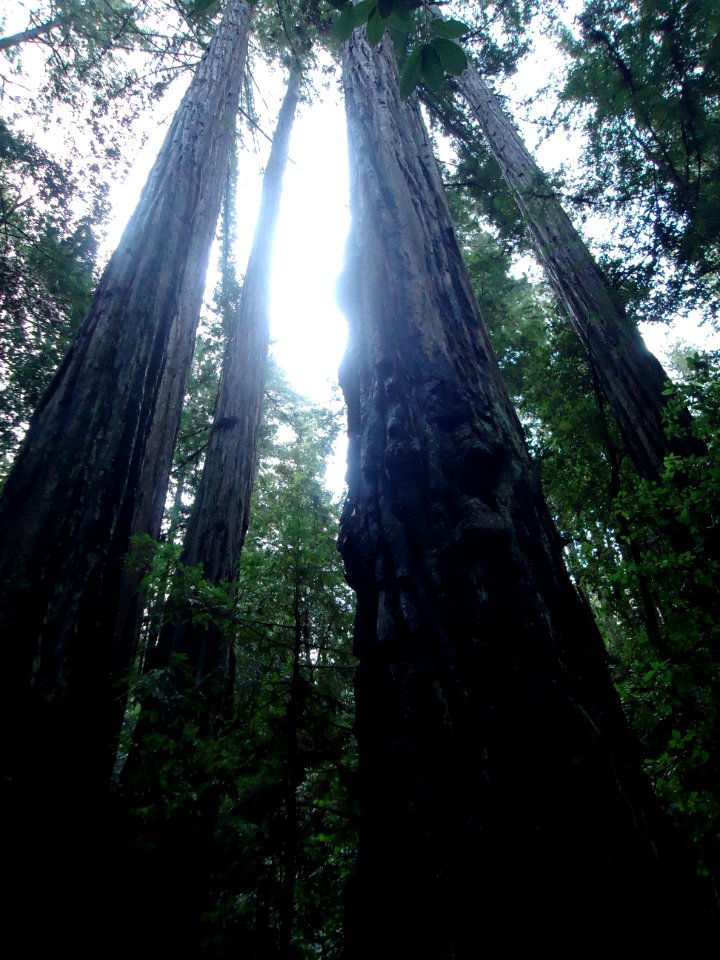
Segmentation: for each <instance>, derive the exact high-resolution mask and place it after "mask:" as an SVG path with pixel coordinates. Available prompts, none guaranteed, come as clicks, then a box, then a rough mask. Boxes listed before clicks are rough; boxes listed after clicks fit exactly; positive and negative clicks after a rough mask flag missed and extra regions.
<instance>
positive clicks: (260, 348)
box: [153, 70, 301, 725]
mask: <svg viewBox="0 0 720 960" xmlns="http://www.w3.org/2000/svg"><path fill="white" fill-rule="evenodd" d="M300 86H301V73H300V72H299V71H298V70H294V71H293V72H292V73H291V75H290V78H289V81H288V88H287V91H286V94H285V98H284V100H283V104H282V107H281V110H280V115H279V117H278V123H277V128H276V130H275V135H274V137H273V143H272V148H271V150H270V156H269V159H268V163H267V166H266V168H265V176H264V179H263V193H262V201H261V206H260V214H259V217H258V223H257V227H256V230H255V238H254V241H253V247H252V251H251V253H250V259H249V261H248V266H247V270H246V272H245V280H244V283H243V287H242V294H241V298H240V307H239V310H238V315H237V317H236V321H235V323H234V326H233V328H232V330H231V333H230V340H229V342H228V346H227V350H226V352H225V357H224V361H223V370H222V375H221V378H220V387H219V390H218V400H217V405H216V408H215V417H214V422H213V427H212V432H211V434H210V440H209V442H208V448H207V452H206V455H205V464H204V467H203V473H202V477H201V480H200V485H199V487H198V491H197V495H196V498H195V502H194V504H193V508H192V512H191V514H190V520H189V523H188V529H187V533H186V535H185V540H184V543H183V552H182V555H181V558H180V559H181V562H182V563H183V564H184V565H185V566H189V567H192V566H196V565H197V564H201V565H202V570H203V575H204V576H205V577H206V578H207V579H208V580H210V581H211V582H212V583H216V584H220V583H223V582H225V583H234V582H235V581H236V580H237V577H238V564H239V561H240V552H241V550H242V545H243V541H244V539H245V533H246V531H247V527H248V521H249V517H250V497H251V494H252V489H253V483H254V480H255V473H256V470H257V444H258V432H259V429H260V419H261V413H262V399H263V392H264V387H265V375H266V371H267V351H268V343H269V338H270V321H269V313H268V310H269V282H270V266H271V257H272V250H273V243H274V239H275V228H276V225H277V219H278V214H279V211H280V198H281V195H282V181H283V176H284V173H285V167H286V164H287V158H288V151H289V147H290V134H291V133H292V127H293V121H294V118H295V112H296V109H297V104H298V99H299V96H300ZM191 612H192V611H191V610H190V609H189V608H188V607H187V605H186V604H183V602H182V600H180V610H179V617H178V620H177V622H176V623H172V624H168V625H167V627H166V628H164V629H163V632H162V634H161V640H160V647H159V650H158V651H157V653H156V655H155V657H154V658H153V659H154V662H155V664H160V663H167V662H168V661H169V658H170V656H171V655H172V654H173V653H183V654H185V655H186V656H187V658H188V662H189V664H190V666H191V668H192V672H193V674H194V677H195V682H196V683H197V684H198V686H201V687H202V688H203V689H204V690H205V693H206V703H207V706H208V721H209V723H210V725H212V721H213V719H214V716H216V715H217V714H218V713H221V712H222V709H223V702H222V701H223V696H222V690H223V688H224V687H225V686H226V685H227V681H228V680H229V679H230V674H231V670H230V664H231V650H230V647H229V645H228V643H227V640H226V639H225V640H224V639H223V633H222V630H221V629H220V628H218V627H215V626H206V625H202V626H198V625H194V624H193V623H192V621H191V619H190V614H191ZM213 688H214V692H213Z"/></svg>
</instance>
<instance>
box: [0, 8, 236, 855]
mask: <svg viewBox="0 0 720 960" xmlns="http://www.w3.org/2000/svg"><path fill="white" fill-rule="evenodd" d="M250 16H251V11H250V7H249V6H248V4H247V3H246V2H245V0H229V2H228V5H227V9H226V13H225V16H224V19H223V21H222V23H221V24H220V26H219V27H218V29H217V31H216V33H215V35H214V37H213V40H212V42H211V44H210V47H209V49H208V51H207V53H206V54H205V56H204V57H203V59H202V61H201V63H200V64H199V66H198V68H197V70H196V73H195V75H194V78H193V80H192V82H191V84H190V87H189V88H188V91H187V93H186V95H185V97H184V99H183V101H182V104H181V105H180V107H179V109H178V112H177V114H176V116H175V118H174V120H173V123H172V125H171V127H170V129H169V131H168V134H167V137H166V139H165V143H164V145H163V147H162V149H161V151H160V154H159V155H158V158H157V161H156V163H155V166H154V168H153V170H152V172H151V174H150V177H149V180H148V183H147V184H146V186H145V189H144V191H143V194H142V197H141V199H140V203H139V205H138V208H137V210H136V211H135V213H134V215H133V218H132V219H131V221H130V223H129V225H128V227H127V229H126V231H125V233H124V235H123V238H122V240H121V241H120V245H119V246H118V249H117V250H116V252H115V254H114V255H113V257H112V259H111V261H110V263H109V264H108V266H107V268H106V270H105V273H104V274H103V277H102V279H101V281H100V283H99V286H98V289H97V291H96V294H95V297H94V300H93V303H92V306H91V308H90V312H89V314H88V317H87V319H86V321H85V323H84V325H83V326H82V328H81V330H80V332H79V334H78V337H77V339H76V341H75V343H74V344H73V346H72V348H71V350H70V352H69V354H68V355H67V357H66V358H65V361H64V362H63V364H62V366H61V367H60V369H59V371H58V373H57V375H56V376H55V379H54V380H53V382H52V384H51V386H50V388H49V390H48V392H47V394H46V395H45V397H44V399H43V401H42V403H41V404H40V406H39V408H38V410H37V412H36V413H35V416H34V418H33V421H32V424H31V426H30V429H29V431H28V435H27V438H26V440H25V443H24V445H23V447H22V449H21V451H20V453H19V455H18V458H17V462H16V464H15V467H14V469H13V471H12V473H11V475H10V476H9V478H8V480H7V484H6V486H5V489H4V490H3V495H2V500H1V501H0V528H2V530H3V533H4V541H3V546H2V552H1V553H0V581H1V585H0V603H1V608H0V627H1V629H2V634H3V636H4V637H6V638H7V641H8V642H7V651H6V656H5V664H4V668H5V669H4V675H5V685H4V689H3V701H4V704H5V706H6V707H8V706H9V708H10V710H9V716H10V720H11V722H12V729H13V736H12V744H11V748H12V749H11V750H10V751H9V757H10V759H9V761H8V765H7V766H6V769H5V771H4V774H5V776H7V777H8V780H6V781H5V782H6V784H10V786H11V791H12V792H13V793H14V797H15V799H16V800H17V801H18V804H19V805H21V806H22V807H24V808H25V810H26V813H27V816H28V818H29V819H33V817H35V816H37V819H38V820H39V821H41V822H42V821H43V816H42V815H41V814H40V811H39V806H40V805H45V806H47V805H49V807H50V809H52V811H53V816H52V818H51V820H52V823H53V825H54V828H57V824H58V820H60V819H62V817H63V816H65V815H67V816H68V817H69V818H70V819H71V821H73V818H75V820H77V819H78V818H80V811H81V810H84V809H86V808H87V806H88V805H89V804H90V805H92V804H93V803H95V802H96V800H97V799H98V797H101V796H102V792H103V788H104V786H106V785H107V778H108V776H109V771H110V769H111V768H110V762H111V758H112V753H113V747H114V743H115V739H116V737H117V735H118V732H119V727H118V722H119V718H120V713H121V711H119V710H118V708H117V701H118V698H119V699H120V701H122V695H121V693H120V692H119V690H118V689H117V688H116V687H115V684H116V683H117V681H119V680H121V679H122V678H123V677H124V675H125V673H126V671H127V668H128V666H129V665H130V663H131V659H132V656H133V653H134V642H135V637H134V636H118V635H116V636H115V640H114V641H113V628H114V624H115V621H116V619H117V617H118V614H119V613H121V612H122V610H121V606H122V601H123V597H122V595H121V580H122V576H123V564H124V561H125V557H126V555H127V554H128V551H129V547H130V543H129V538H130V535H131V533H132V532H138V527H139V526H140V527H142V526H143V524H144V523H147V524H148V525H149V526H152V522H153V521H152V520H151V518H152V517H157V516H158V515H159V513H158V511H159V510H160V508H161V506H162V501H163V499H164V497H165V491H166V486H167V476H168V471H169V467H170V455H171V451H172V443H173V442H174V438H175V433H176V430H177V423H178V418H179V415H180V406H181V401H182V394H183V391H184V385H185V378H186V375H187V370H188V366H189V362H190V358H191V355H192V349H193V343H194V337H195V328H196V325H197V320H198V315H199V310H200V304H201V299H202V293H203V289H204V285H205V272H206V268H207V263H208V256H209V251H210V245H211V242H212V238H213V232H214V228H215V223H216V220H217V216H218V210H219V205H220V197H221V192H222V185H223V178H224V176H225V171H226V167H227V158H228V154H229V150H230V144H231V142H232V139H233V136H234V125H235V115H236V112H237V107H238V99H239V93H240V89H241V86H242V81H243V74H244V64H245V58H246V50H247V32H248V27H249V22H250ZM150 478H152V484H150V483H149V481H150ZM138 518H144V519H143V522H142V523H140V525H139V524H138ZM151 532H152V531H151ZM4 729H5V730H6V731H7V730H8V729H9V727H8V721H7V720H6V723H5V726H4ZM73 822H74V821H73ZM77 825H78V829H82V828H83V825H82V822H78V824H77ZM47 830H48V831H50V830H51V827H50V826H48V827H47ZM71 842H72V841H71V840H70V839H68V840H67V843H68V845H70V844H71Z"/></svg>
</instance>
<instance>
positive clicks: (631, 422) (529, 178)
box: [457, 66, 702, 480]
mask: <svg viewBox="0 0 720 960" xmlns="http://www.w3.org/2000/svg"><path fill="white" fill-rule="evenodd" d="M457 85H458V87H459V89H460V92H461V93H462V95H463V96H464V98H465V99H466V100H467V102H468V103H469V105H470V107H471V109H472V112H473V114H474V116H475V118H476V119H477V121H478V123H479V124H480V127H481V129H482V131H483V133H484V135H485V138H486V140H487V143H488V146H489V147H490V151H491V153H492V155H493V157H494V158H495V160H496V161H497V163H498V165H499V166H500V170H501V171H502V174H503V176H504V178H505V180H506V182H507V184H508V186H509V188H510V191H511V193H512V195H513V197H514V199H515V202H516V203H517V205H518V208H519V209H520V212H521V213H522V216H523V218H524V219H525V222H526V225H527V228H528V231H529V233H530V237H531V240H532V244H533V247H534V249H535V252H536V254H537V256H538V259H539V261H540V263H541V264H542V266H543V267H544V269H545V273H546V275H547V278H548V282H549V283H550V286H551V288H552V290H553V292H554V293H555V295H556V296H557V297H558V299H559V300H560V301H561V303H563V304H564V305H565V308H566V310H567V312H568V314H569V316H570V320H571V321H572V324H573V327H574V329H575V332H576V333H577V335H578V336H579V337H580V340H581V341H582V343H583V344H584V346H585V349H586V350H587V354H588V359H589V362H590V364H591V366H592V368H593V369H594V370H595V372H596V373H597V376H598V379H599V381H600V384H601V387H602V390H603V393H604V394H605V396H606V397H607V400H608V403H609V404H610V408H611V410H612V412H613V415H614V416H615V418H616V420H617V422H618V425H619V428H620V432H621V434H622V436H623V440H624V442H625V446H626V448H627V451H628V453H629V454H630V457H631V459H632V461H633V463H634V464H635V468H636V469H637V471H638V473H639V474H640V476H642V477H646V478H647V479H649V480H657V479H659V478H660V476H661V475H662V473H663V461H664V459H665V457H666V456H668V454H670V453H676V454H679V455H681V456H687V455H690V454H693V453H700V452H702V445H701V444H700V443H699V442H698V441H696V440H694V439H693V438H692V436H691V435H690V432H689V423H690V417H689V414H687V413H686V414H685V415H684V416H683V417H682V425H683V426H684V427H685V428H686V429H685V431H684V432H683V433H680V434H679V435H676V436H674V437H673V438H672V439H668V437H667V435H666V433H665V431H664V429H663V411H664V409H665V405H666V401H667V398H666V397H665V396H664V395H663V391H664V390H665V387H666V385H667V381H668V375H667V373H666V372H665V370H664V369H663V367H662V365H661V364H660V362H659V361H658V360H657V358H656V357H655V356H654V355H653V354H652V353H651V352H650V351H649V350H648V349H647V347H646V346H645V343H644V342H643V339H642V337H641V336H640V333H639V331H638V329H637V327H636V325H635V323H634V322H633V321H632V320H631V319H630V318H629V317H628V316H627V314H626V312H625V309H624V307H623V306H622V304H621V303H620V301H619V300H618V297H617V295H616V293H615V292H614V290H613V289H612V287H611V286H610V283H609V282H608V279H607V277H606V276H605V274H604V273H603V271H602V270H601V269H600V267H599V266H598V264H597V263H596V262H595V260H594V258H593V256H592V254H591V253H590V251H589V250H588V248H587V247H586V246H585V243H584V242H583V240H582V238H581V237H580V234H579V233H578V232H577V230H576V229H575V228H574V227H573V225H572V223H571V222H570V219H569V217H568V216H567V214H566V213H565V211H564V210H563V208H562V206H561V204H560V202H559V200H558V199H557V197H556V195H555V193H554V191H553V189H552V188H551V186H550V184H549V183H548V181H547V179H546V177H545V175H544V174H543V172H542V171H541V170H540V168H539V167H538V165H537V164H536V163H535V161H534V159H533V158H532V156H531V155H530V153H529V152H528V150H527V149H526V147H525V145H524V144H523V142H522V140H521V139H520V136H519V135H518V133H517V131H516V129H515V127H514V126H513V123H512V121H511V120H510V118H509V117H508V116H507V114H506V113H505V112H504V111H503V109H502V107H501V105H500V103H499V101H498V99H497V97H496V96H495V94H494V93H493V92H492V90H491V89H490V87H488V85H487V84H486V83H485V81H484V80H483V79H482V77H481V76H480V75H479V73H478V72H477V70H476V69H475V68H474V67H472V66H471V67H468V69H467V70H466V71H465V72H464V73H463V74H462V76H461V77H459V78H458V80H457Z"/></svg>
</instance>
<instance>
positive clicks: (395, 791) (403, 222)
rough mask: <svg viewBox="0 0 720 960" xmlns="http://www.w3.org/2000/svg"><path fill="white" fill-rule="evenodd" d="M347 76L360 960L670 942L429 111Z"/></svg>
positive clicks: (608, 711) (350, 940)
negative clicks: (632, 940)
mask: <svg viewBox="0 0 720 960" xmlns="http://www.w3.org/2000/svg"><path fill="white" fill-rule="evenodd" d="M343 65H344V70H343V75H344V84H345V96H346V110H347V118H348V131H349V142H350V166H351V207H352V217H353V219H352V228H351V236H350V240H349V243H348V253H347V266H346V273H345V277H344V281H343V284H342V298H343V302H344V306H345V309H346V312H347V315H348V320H349V327H350V333H349V345H348V351H347V355H346V357H345V359H344V361H343V366H342V369H341V384H342V387H343V390H344V393H345V397H346V400H347V405H348V433H349V466H348V487H349V493H348V499H347V503H346V505H345V509H344V513H343V518H342V524H341V532H340V541H339V547H340V550H341V552H342V555H343V559H344V562H345V566H346V572H347V577H348V580H349V582H350V584H351V585H352V586H353V588H354V589H355V591H356V593H357V616H356V625H355V653H356V655H357V657H358V658H359V668H358V672H357V679H356V694H357V736H358V743H359V751H360V779H361V834H360V849H359V855H358V863H357V875H356V877H355V880H354V886H353V887H352V888H351V890H350V893H349V897H348V900H349V903H350V910H349V916H348V931H347V945H348V946H347V955H348V956H349V957H366V956H369V955H371V953H372V952H377V949H378V944H381V945H382V951H381V952H383V953H388V954H391V953H393V951H395V955H397V956H417V957H423V958H430V957H438V958H439V957H442V958H450V957H455V958H458V957H475V956H476V955H477V950H478V944H479V942H481V941H482V942H485V943H487V942H493V937H495V936H496V937H499V938H502V942H503V943H504V944H506V945H510V944H512V945H527V944H530V943H533V942H543V941H544V942H546V943H553V944H555V945H560V944H562V945H564V946H565V947H569V946H570V944H573V943H575V942H576V941H577V938H578V937H579V936H581V935H585V934H586V931H587V930H588V929H592V930H593V936H595V935H596V934H597V932H598V928H599V927H601V928H602V929H601V930H600V933H599V936H600V937H601V938H603V937H608V938H609V939H610V940H612V939H613V938H615V937H619V936H620V935H621V934H622V935H623V937H627V936H630V937H633V936H642V937H643V939H644V938H645V937H646V936H647V935H648V934H647V931H648V928H649V927H651V926H652V924H656V925H657V926H656V927H655V929H656V930H658V931H659V930H663V929H664V931H665V932H666V933H667V935H668V936H671V935H672V933H674V932H677V929H678V928H680V929H685V924H686V923H687V920H688V915H689V914H690V913H692V908H691V907H690V906H688V900H687V896H686V892H685V890H684V889H683V884H684V883H687V884H688V886H690V887H692V881H691V880H688V879H687V876H688V875H687V874H683V873H682V868H680V867H678V863H677V862H676V861H675V856H676V851H675V849H674V848H673V849H672V850H671V849H670V846H671V843H670V841H668V838H667V835H666V834H665V826H664V824H663V822H662V820H661V818H660V816H659V814H658V811H657V809H656V807H655V804H654V800H653V797H652V795H651V792H650V789H649V786H648V784H647V783H646V782H645V780H644V778H643V776H642V775H641V772H640V766H639V758H638V756H637V753H636V750H635V746H634V743H633V741H632V740H631V738H630V736H629V733H628V731H627V728H626V725H625V721H624V718H623V714H622V710H621V706H620V703H619V700H618V697H617V694H616V693H615V691H614V689H613V687H612V684H611V682H610V678H609V674H608V669H607V664H606V661H605V654H604V650H603V646H602V642H601V639H600V636H599V634H598V632H597V629H596V627H595V625H594V623H593V620H592V618H591V615H590V613H589V611H588V609H587V607H586V606H585V605H584V604H583V602H582V601H581V599H580V598H579V597H578V595H577V594H576V592H575V590H574V588H573V586H572V584H571V582H570V580H569V578H568V576H567V574H566V572H565V570H564V568H563V564H562V560H561V549H560V544H559V541H558V537H557V535H556V532H555V530H554V528H553V526H552V523H551V520H550V518H549V515H548V512H547V509H546V506H545V504H544V501H543V498H542V494H541V490H540V487H539V483H538V481H537V479H536V476H535V474H534V471H533V467H532V464H531V462H530V458H529V455H528V452H527V450H526V448H525V445H524V441H523V437H522V430H521V427H520V424H519V423H518V420H517V418H516V416H515V413H514V411H513V409H512V406H511V403H510V401H509V398H508V395H507V392H506V390H505V388H504V385H503V383H502V380H501V376H500V373H499V370H498V367H497V363H496V360H495V358H494V355H493V352H492V349H491V346H490V343H489V339H488V336H487V333H486V330H485V328H484V325H483V321H482V317H481V316H480V313H479V309H478V307H477V304H476V302H475V299H474V297H473V293H472V289H471V285H470V280H469V277H468V275H467V272H466V269H465V267H464V265H463V262H462V258H461V254H460V250H459V247H458V244H457V242H456V239H455V235H454V232H453V227H452V223H451V219H450V215H449V211H448V207H447V204H446V200H445V197H444V194H443V190H442V185H441V180H440V177H439V173H438V169H437V165H436V163H435V160H434V158H433V155H432V150H431V146H430V144H429V141H428V138H427V135H426V132H425V130H424V127H423V125H422V121H421V119H420V115H419V112H418V108H417V104H416V103H415V102H414V100H413V99H411V100H409V101H406V102H405V103H403V102H401V101H400V98H399V93H398V85H397V79H396V69H395V65H394V57H393V55H392V47H391V45H390V44H389V43H388V41H387V39H386V40H385V41H383V43H382V44H381V46H380V47H379V48H377V49H375V50H371V48H370V47H369V46H368V44H367V42H366V40H365V39H364V35H363V34H360V32H359V31H356V32H355V34H354V35H353V37H352V38H351V40H350V41H349V42H348V45H347V46H346V49H345V52H344V62H343ZM666 844H667V845H666ZM680 859H682V858H680ZM676 867H677V869H678V875H677V877H675V876H673V870H674V869H675V868H676ZM649 918H652V919H651V920H649ZM663 925H664V926H663ZM649 935H650V936H652V931H651V933H650V934H649Z"/></svg>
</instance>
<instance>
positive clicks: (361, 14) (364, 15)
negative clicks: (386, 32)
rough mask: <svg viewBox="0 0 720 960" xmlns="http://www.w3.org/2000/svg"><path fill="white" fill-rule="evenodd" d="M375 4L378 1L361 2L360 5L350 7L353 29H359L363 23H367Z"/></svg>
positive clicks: (363, 0) (365, 0)
mask: <svg viewBox="0 0 720 960" xmlns="http://www.w3.org/2000/svg"><path fill="white" fill-rule="evenodd" d="M377 3H378V0H362V2H361V3H358V4H356V5H355V6H354V7H352V21H353V27H360V26H362V24H363V23H367V21H368V20H369V19H370V14H371V13H372V12H373V10H374V9H375V7H376V6H377Z"/></svg>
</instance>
